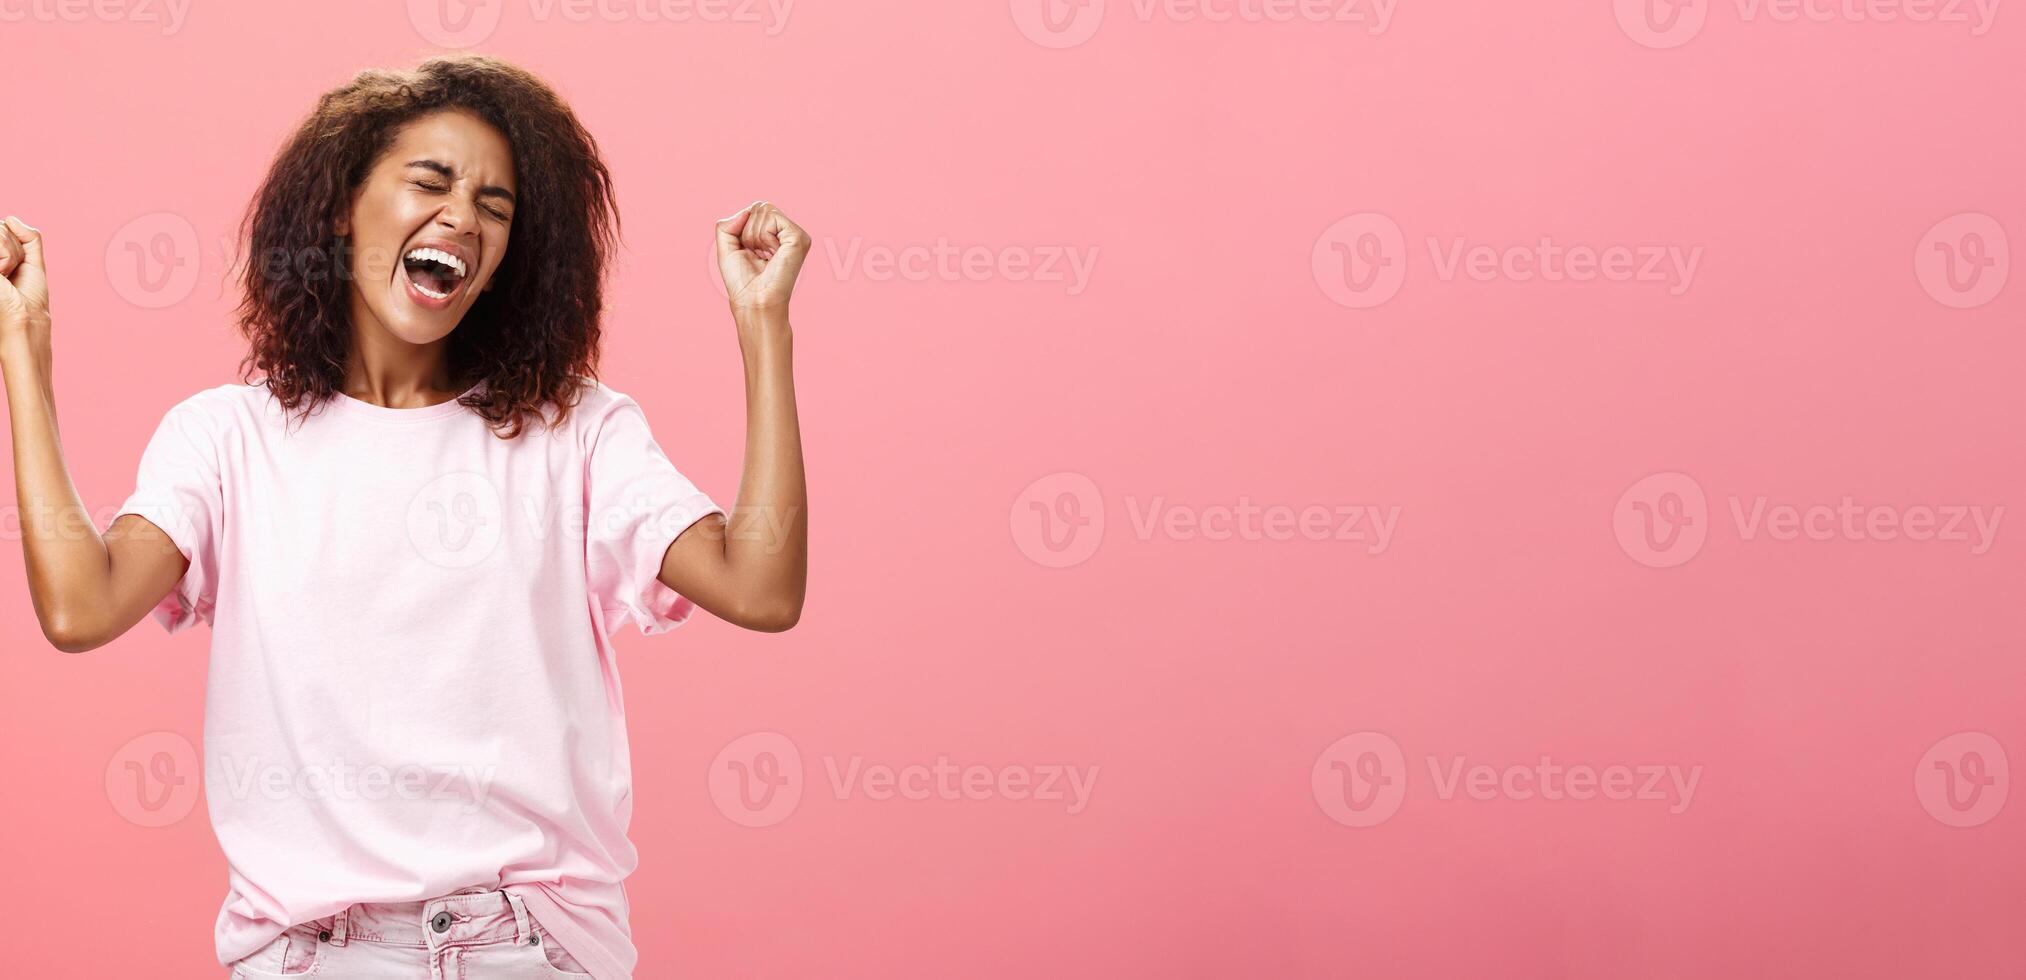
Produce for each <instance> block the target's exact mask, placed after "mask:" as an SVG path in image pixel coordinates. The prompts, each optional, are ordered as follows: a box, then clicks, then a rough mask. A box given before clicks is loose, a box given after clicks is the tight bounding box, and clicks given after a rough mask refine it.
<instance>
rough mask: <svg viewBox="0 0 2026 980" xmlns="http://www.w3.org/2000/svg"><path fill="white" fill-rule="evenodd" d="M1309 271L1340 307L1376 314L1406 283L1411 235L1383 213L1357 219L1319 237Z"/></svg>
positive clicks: (1343, 221)
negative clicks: (1369, 311) (1409, 236)
mask: <svg viewBox="0 0 2026 980" xmlns="http://www.w3.org/2000/svg"><path fill="white" fill-rule="evenodd" d="M1309 271H1310V272H1311V273H1313V274H1314V276H1315V281H1316V285H1317V286H1320V287H1322V291H1323V295H1325V296H1328V297H1329V298H1330V299H1331V300H1332V301H1334V302H1336V303H1337V304H1338V305H1339V306H1347V307H1350V308H1351V309H1354V310H1364V309H1370V308H1372V307H1374V306H1378V305H1379V304H1381V303H1384V302H1386V301H1387V300H1389V299H1392V298H1393V296H1394V294H1396V293H1398V292H1399V291H1400V284H1401V283H1402V282H1405V281H1406V278H1407V238H1406V235H1405V234H1403V233H1402V232H1401V231H1400V225H1399V224H1398V223H1397V222H1395V221H1394V220H1393V219H1392V218H1389V217H1387V216H1385V215H1383V214H1379V213H1376V212H1371V211H1367V212H1363V213H1360V214H1354V215H1351V216H1350V217H1348V218H1343V219H1341V220H1339V221H1337V223H1335V224H1333V225H1331V226H1329V227H1328V228H1325V229H1323V233H1322V234H1321V235H1318V236H1316V240H1315V247H1314V248H1313V249H1311V250H1310V252H1309Z"/></svg>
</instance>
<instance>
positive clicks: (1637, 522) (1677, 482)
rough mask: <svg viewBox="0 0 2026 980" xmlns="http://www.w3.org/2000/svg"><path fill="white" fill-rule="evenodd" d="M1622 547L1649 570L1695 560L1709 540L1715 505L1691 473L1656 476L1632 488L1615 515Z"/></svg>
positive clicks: (1614, 512) (1619, 541)
mask: <svg viewBox="0 0 2026 980" xmlns="http://www.w3.org/2000/svg"><path fill="white" fill-rule="evenodd" d="M1612 529H1613V530H1614V531H1616V532H1617V534H1618V546H1619V547H1621V548H1623V549H1625V553H1626V554H1627V555H1630V556H1631V557H1632V560H1633V561H1636V562H1638V563H1640V564H1641V565H1645V566H1647V567H1649V568H1672V567H1674V566H1676V565H1679V564H1681V563H1682V562H1685V561H1687V560H1689V559H1690V558H1694V557H1695V554H1696V552H1698V551H1701V550H1702V544H1703V541H1704V540H1705V539H1707V538H1708V537H1709V502H1708V500H1706V499H1705V498H1704V497H1703V494H1702V485H1701V484H1699V483H1696V482H1695V480H1694V479H1693V478H1692V477H1690V476H1688V475H1687V474H1685V473H1655V474H1653V475H1652V476H1649V477H1647V478H1646V479H1644V480H1641V481H1639V482H1638V483H1635V484H1633V485H1632V486H1631V487H1629V488H1627V489H1626V491H1625V493H1624V494H1622V495H1620V496H1619V498H1618V506H1617V508H1616V509H1615V510H1613V511H1612Z"/></svg>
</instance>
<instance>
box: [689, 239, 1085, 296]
mask: <svg viewBox="0 0 2026 980" xmlns="http://www.w3.org/2000/svg"><path fill="white" fill-rule="evenodd" d="M825 244H826V246H827V247H826V248H825V249H824V252H825V254H827V255H828V256H829V259H830V272H831V274H832V275H834V276H836V277H837V281H839V282H848V281H850V280H852V279H864V280H866V281H868V282H894V281H896V280H898V281H902V282H1038V283H1057V284H1061V286H1062V287H1063V292H1064V293H1065V294H1066V295H1069V296H1079V295H1082V293H1083V291H1084V290H1085V289H1088V288H1089V287H1090V277H1091V273H1092V272H1093V271H1094V270H1095V269H1096V268H1097V257H1098V247H1097V246H1095V245H1093V246H1090V247H1088V248H1084V247H1080V246H1076V245H1004V246H990V245H957V244H954V243H952V242H951V241H950V240H949V239H948V238H937V239H936V240H935V241H934V242H933V243H925V244H915V243H909V244H901V245H889V244H886V243H882V242H867V241H865V239H863V238H861V237H858V236H853V237H852V238H851V240H850V241H847V242H843V243H838V242H835V241H829V242H826V243H825ZM719 288H720V289H722V288H723V286H722V284H720V286H719Z"/></svg>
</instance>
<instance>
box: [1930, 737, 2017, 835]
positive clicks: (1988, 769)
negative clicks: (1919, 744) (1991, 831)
mask: <svg viewBox="0 0 2026 980" xmlns="http://www.w3.org/2000/svg"><path fill="white" fill-rule="evenodd" d="M2011 788H2012V773H2011V767H2010V766H2009V765H2008V764H2007V763H2006V761H2005V747H2004V746H2003V745H2000V744H1998V740H1997V739H1995V738H1992V737H1991V736H1989V735H1986V734H1984V733H1983V732H1957V733H1956V734H1954V735H1950V736H1948V737H1947V738H1944V739H1942V740H1941V741H1938V742H1936V743H1935V744H1933V745H1931V746H1929V747H1928V750H1927V752H1926V754H1924V755H1922V756H1921V757H1920V762H1919V763H1917V764H1915V765H1914V767H1913V792H1914V796H1915V797H1916V798H1917V799H1919V800H1920V805H1921V808H1922V809H1924V810H1926V811H1927V812H1928V816H1931V817H1933V818H1935V819H1936V820H1939V821H1941V822H1942V823H1944V824H1947V825H1949V826H1951V827H1975V826H1978V825H1980V824H1985V823H1989V822H1990V821H1991V818H1993V817H1996V816H1997V815H1998V811H1999V810H2001V809H2003V808H2004V806H2005V795H2006V793H2007V792H2009V791H2010V790H2011Z"/></svg>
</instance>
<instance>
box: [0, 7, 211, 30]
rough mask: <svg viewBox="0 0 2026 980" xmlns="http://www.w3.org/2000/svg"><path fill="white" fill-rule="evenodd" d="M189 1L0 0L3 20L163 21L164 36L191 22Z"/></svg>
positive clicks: (55, 21)
mask: <svg viewBox="0 0 2026 980" xmlns="http://www.w3.org/2000/svg"><path fill="white" fill-rule="evenodd" d="M190 3H191V0H5V2H0V24H18V23H20V22H22V21H31V20H32V21H36V22H38V23H43V24H57V23H63V24H76V23H81V22H83V21H87V20H96V21H99V22H101V23H128V24H160V25H161V26H162V36H163V37H173V36H175V35H176V34H177V33H178V32H180V31H182V30H183V25H184V24H185V23H187V22H188V20H189V17H190Z"/></svg>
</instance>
